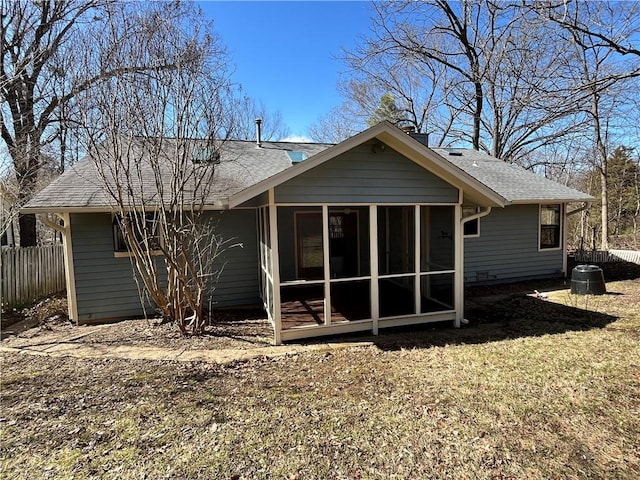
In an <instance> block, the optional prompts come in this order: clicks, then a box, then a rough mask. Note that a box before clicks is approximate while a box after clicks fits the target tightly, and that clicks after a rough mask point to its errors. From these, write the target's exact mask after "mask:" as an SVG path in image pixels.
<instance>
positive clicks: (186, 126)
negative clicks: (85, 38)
mask: <svg viewBox="0 0 640 480" xmlns="http://www.w3.org/2000/svg"><path fill="white" fill-rule="evenodd" d="M131 28H137V33H136V36H135V37H133V36H132V37H126V38H125V39H124V40H123V34H124V32H127V31H129V30H130V29H131ZM95 41H99V42H103V43H102V44H101V45H100V47H101V48H100V51H102V52H107V51H108V52H110V55H109V56H108V57H103V56H99V57H95V56H94V55H93V53H92V52H87V55H86V57H85V60H84V61H85V62H86V64H87V65H88V67H90V66H91V65H92V64H93V63H94V62H106V63H107V65H105V66H106V67H107V68H108V69H109V70H118V69H121V68H123V66H125V65H127V64H128V62H133V63H134V64H139V63H141V62H142V61H143V59H144V61H145V62H148V63H149V64H151V65H169V64H170V65H172V68H170V69H165V68H157V69H147V70H146V71H144V72H130V73H128V74H127V76H126V78H120V77H114V78H112V79H111V80H110V81H108V82H102V83H101V84H100V85H99V87H98V88H95V89H93V90H92V91H90V92H89V91H87V92H85V94H83V95H80V96H79V97H78V101H79V102H80V104H81V111H82V112H83V115H84V116H83V119H82V124H83V139H84V142H85V145H86V147H85V148H86V151H87V152H88V156H89V158H90V159H91V161H92V162H93V163H94V165H95V169H96V171H97V174H98V177H99V178H100V180H101V186H102V187H103V191H104V192H105V197H106V199H107V201H108V202H109V204H110V205H111V208H112V211H113V215H114V229H115V231H116V233H118V232H120V234H121V238H120V239H119V240H118V242H119V243H120V245H117V246H119V248H120V249H121V250H124V251H126V252H128V254H129V255H130V258H131V261H132V263H133V264H134V265H135V267H136V268H135V271H136V275H135V278H136V279H137V280H138V281H139V282H140V287H141V291H142V290H143V291H144V293H145V295H147V296H148V297H149V299H150V300H151V301H152V304H153V305H155V306H156V307H157V309H158V310H159V312H160V313H161V314H162V316H163V317H164V318H165V319H166V320H168V321H174V322H175V323H176V324H177V325H178V327H179V328H180V330H181V331H182V332H183V333H185V334H187V333H191V334H198V333H201V332H202V331H203V330H204V328H205V321H206V312H205V309H204V307H205V305H206V303H207V302H206V300H207V299H208V298H209V297H210V296H211V293H212V290H213V289H214V288H215V283H216V280H217V276H218V275H219V273H220V271H221V268H222V267H223V265H221V264H220V262H219V254H220V253H221V252H222V251H223V249H224V248H226V247H227V246H228V242H229V239H223V238H221V237H220V236H219V235H218V234H217V233H216V226H215V222H214V220H213V217H212V216H211V215H210V214H208V213H207V212H206V211H205V207H206V206H208V205H210V204H211V202H212V195H214V193H215V191H217V190H218V189H220V188H223V189H224V187H225V186H226V185H224V184H221V181H222V180H221V179H220V177H219V175H217V170H218V167H219V163H220V152H221V148H222V145H223V143H224V141H225V139H226V138H227V136H228V134H229V131H230V127H231V126H232V125H233V122H232V120H233V116H232V112H231V111H230V108H231V106H232V105H233V103H232V101H231V100H230V93H231V92H230V88H229V80H228V77H227V72H226V64H227V58H226V54H225V52H224V49H223V48H222V47H221V46H220V43H219V41H218V39H217V38H216V37H215V36H213V35H212V34H211V32H210V30H209V28H208V26H207V25H206V24H204V23H203V21H202V19H201V18H199V17H194V16H188V15H185V16H183V17H181V18H180V21H179V22H175V21H174V19H173V18H171V17H170V16H165V15H163V14H162V12H161V11H156V12H149V11H146V10H143V11H136V10H128V11H126V14H125V13H124V12H123V13H121V14H113V15H112V16H111V17H110V23H109V35H107V36H104V35H100V36H99V37H98V38H96V40H95ZM118 242H117V243H118Z"/></svg>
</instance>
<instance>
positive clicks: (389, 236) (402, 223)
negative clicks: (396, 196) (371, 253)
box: [378, 206, 415, 275]
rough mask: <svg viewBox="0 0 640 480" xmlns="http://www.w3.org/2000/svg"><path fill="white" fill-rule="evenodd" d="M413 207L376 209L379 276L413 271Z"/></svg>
mask: <svg viewBox="0 0 640 480" xmlns="http://www.w3.org/2000/svg"><path fill="white" fill-rule="evenodd" d="M414 212H415V210H414V207H413V206H393V207H378V270H379V273H380V275H393V274H403V273H412V272H414V271H415V234H414V228H415V213H414Z"/></svg>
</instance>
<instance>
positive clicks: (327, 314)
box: [322, 205, 331, 325]
mask: <svg viewBox="0 0 640 480" xmlns="http://www.w3.org/2000/svg"><path fill="white" fill-rule="evenodd" d="M322 260H323V261H322V263H323V264H324V269H323V274H324V324H325V325H331V265H330V263H329V262H330V261H331V258H330V255H329V207H328V206H327V205H322Z"/></svg>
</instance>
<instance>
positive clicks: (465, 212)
mask: <svg viewBox="0 0 640 480" xmlns="http://www.w3.org/2000/svg"><path fill="white" fill-rule="evenodd" d="M478 212H479V208H478V207H462V218H465V217H470V216H471V215H475V214H476V213H478ZM463 226H464V227H463V228H464V236H465V237H479V236H480V219H479V218H476V219H475V220H470V221H468V222H465V223H464V224H463Z"/></svg>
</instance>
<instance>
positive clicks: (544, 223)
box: [540, 204, 562, 250]
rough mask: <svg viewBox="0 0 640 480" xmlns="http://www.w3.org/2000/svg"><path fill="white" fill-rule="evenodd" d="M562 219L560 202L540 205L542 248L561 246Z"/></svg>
mask: <svg viewBox="0 0 640 480" xmlns="http://www.w3.org/2000/svg"><path fill="white" fill-rule="evenodd" d="M561 219H562V206H561V205H560V204H553V205H540V250H548V249H552V248H560V235H561V224H562V220H561Z"/></svg>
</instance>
